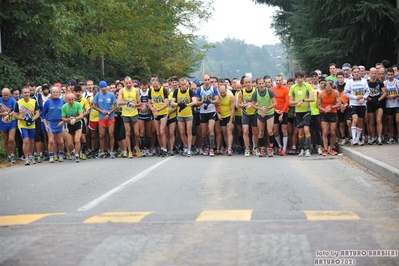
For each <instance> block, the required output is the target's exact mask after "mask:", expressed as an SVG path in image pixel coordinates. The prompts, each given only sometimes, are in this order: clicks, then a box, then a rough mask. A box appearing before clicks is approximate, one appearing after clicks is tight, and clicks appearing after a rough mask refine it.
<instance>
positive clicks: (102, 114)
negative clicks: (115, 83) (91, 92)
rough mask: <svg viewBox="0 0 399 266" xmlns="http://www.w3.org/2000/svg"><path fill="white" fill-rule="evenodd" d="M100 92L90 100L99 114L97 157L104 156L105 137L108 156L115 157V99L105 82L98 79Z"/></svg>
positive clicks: (101, 157)
mask: <svg viewBox="0 0 399 266" xmlns="http://www.w3.org/2000/svg"><path fill="white" fill-rule="evenodd" d="M99 87H100V90H101V91H100V92H98V93H97V94H96V96H95V97H94V99H93V101H92V108H94V109H95V110H97V111H98V114H99V120H98V123H99V134H100V147H101V151H100V153H99V155H98V156H97V158H100V159H103V158H105V157H106V155H105V151H106V145H105V143H106V142H105V139H106V138H107V135H108V138H109V150H110V153H109V155H110V158H111V159H115V153H114V147H115V138H114V131H115V117H114V115H115V114H114V112H115V110H116V109H117V100H116V97H115V95H114V94H113V93H112V92H109V91H108V88H107V87H108V86H107V82H105V81H103V80H102V81H100V83H99Z"/></svg>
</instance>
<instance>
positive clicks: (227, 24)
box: [196, 0, 280, 46]
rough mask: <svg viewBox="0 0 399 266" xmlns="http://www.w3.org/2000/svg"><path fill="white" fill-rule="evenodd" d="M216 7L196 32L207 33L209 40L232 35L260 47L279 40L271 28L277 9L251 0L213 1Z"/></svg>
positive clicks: (212, 40) (199, 33) (220, 39)
mask: <svg viewBox="0 0 399 266" xmlns="http://www.w3.org/2000/svg"><path fill="white" fill-rule="evenodd" d="M213 8H214V11H213V12H212V16H211V18H210V19H209V20H208V22H206V23H204V22H203V23H202V26H200V27H199V30H198V31H197V32H196V34H198V35H204V36H207V37H208V41H210V42H218V41H222V40H223V39H225V38H227V37H231V38H236V39H240V40H244V41H245V43H247V44H254V45H257V46H262V45H265V44H275V43H278V42H280V41H279V40H278V38H276V37H275V34H274V30H273V29H272V28H271V23H272V20H273V19H272V16H273V15H274V14H275V11H276V10H278V9H277V8H275V7H270V6H268V5H265V4H255V3H254V2H253V1H252V0H213Z"/></svg>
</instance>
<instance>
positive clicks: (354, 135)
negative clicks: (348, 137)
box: [351, 127, 357, 140]
mask: <svg viewBox="0 0 399 266" xmlns="http://www.w3.org/2000/svg"><path fill="white" fill-rule="evenodd" d="M351 131H352V139H354V140H357V138H356V135H357V134H356V133H357V127H351Z"/></svg>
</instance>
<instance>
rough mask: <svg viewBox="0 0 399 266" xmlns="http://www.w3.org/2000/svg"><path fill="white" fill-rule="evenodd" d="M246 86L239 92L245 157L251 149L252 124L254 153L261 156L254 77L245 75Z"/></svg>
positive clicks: (238, 103)
mask: <svg viewBox="0 0 399 266" xmlns="http://www.w3.org/2000/svg"><path fill="white" fill-rule="evenodd" d="M244 85H245V88H243V89H242V90H241V92H239V93H238V102H237V106H238V107H239V108H242V129H243V134H244V144H245V153H244V155H245V157H249V155H250V153H251V150H250V142H249V140H250V139H249V129H250V126H251V129H252V135H253V142H254V149H253V150H254V152H253V153H254V155H256V156H259V155H260V152H259V149H258V148H257V146H258V136H259V130H258V119H257V116H256V109H255V108H254V107H253V106H252V105H253V104H252V95H253V94H254V93H255V92H256V89H255V88H254V87H252V78H251V77H245V78H244Z"/></svg>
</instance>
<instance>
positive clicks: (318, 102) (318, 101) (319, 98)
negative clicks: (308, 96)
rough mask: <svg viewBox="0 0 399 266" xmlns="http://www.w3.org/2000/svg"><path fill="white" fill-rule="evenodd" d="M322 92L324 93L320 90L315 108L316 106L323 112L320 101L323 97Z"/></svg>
mask: <svg viewBox="0 0 399 266" xmlns="http://www.w3.org/2000/svg"><path fill="white" fill-rule="evenodd" d="M323 94H324V93H323V91H322V92H320V94H319V97H318V98H317V108H318V109H319V110H320V111H321V112H323V113H325V112H326V110H325V109H324V108H323V105H322V103H321V99H322V98H323Z"/></svg>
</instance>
